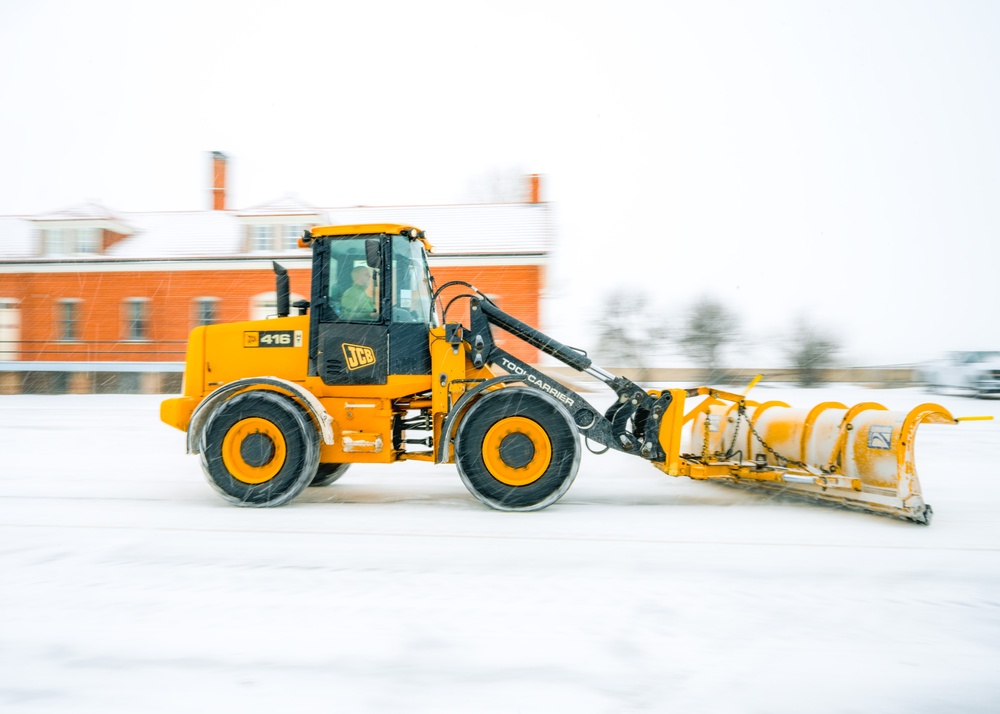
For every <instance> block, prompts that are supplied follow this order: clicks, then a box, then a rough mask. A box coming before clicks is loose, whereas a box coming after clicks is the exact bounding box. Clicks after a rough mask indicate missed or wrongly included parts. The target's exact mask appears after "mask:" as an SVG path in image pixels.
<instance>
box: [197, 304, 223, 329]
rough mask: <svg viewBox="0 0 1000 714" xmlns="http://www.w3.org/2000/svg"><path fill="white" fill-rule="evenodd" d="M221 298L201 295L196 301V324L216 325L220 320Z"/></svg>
mask: <svg viewBox="0 0 1000 714" xmlns="http://www.w3.org/2000/svg"><path fill="white" fill-rule="evenodd" d="M218 306H219V298H216V297H200V298H195V301H194V324H195V326H196V327H197V326H199V325H214V324H215V323H217V322H218V321H219V311H218Z"/></svg>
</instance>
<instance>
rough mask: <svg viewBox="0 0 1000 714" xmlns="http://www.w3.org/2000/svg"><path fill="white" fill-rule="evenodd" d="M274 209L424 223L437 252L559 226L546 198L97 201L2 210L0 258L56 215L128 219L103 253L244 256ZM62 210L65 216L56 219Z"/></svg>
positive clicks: (537, 235)
mask: <svg viewBox="0 0 1000 714" xmlns="http://www.w3.org/2000/svg"><path fill="white" fill-rule="evenodd" d="M268 215H272V216H274V217H275V219H276V220H275V223H276V224H277V223H287V222H288V221H289V217H290V216H302V217H303V218H307V217H308V218H310V220H308V221H303V222H308V223H319V224H326V225H350V224H362V223H400V224H405V225H412V226H416V227H418V228H420V229H422V230H424V231H425V232H426V234H427V240H428V241H429V242H430V244H431V245H432V246H433V247H434V253H435V254H437V255H477V254H478V255H483V254H493V255H496V254H501V255H510V254H514V255H524V254H544V253H548V252H549V251H551V250H552V247H553V243H554V240H555V232H554V228H553V225H552V211H551V209H550V207H549V205H548V204H545V203H539V204H529V203H505V204H470V205H448V206H388V207H376V206H358V207H354V208H316V207H311V206H307V205H305V204H303V203H302V202H300V201H298V200H297V199H294V198H286V199H280V200H279V201H277V202H274V203H271V204H269V205H266V206H256V207H253V208H250V209H246V210H227V211H188V212H184V211H180V212H161V213H120V214H118V215H117V216H116V215H112V214H111V213H110V212H108V211H107V209H103V208H102V207H100V206H96V204H88V206H86V207H77V208H76V209H67V210H65V211H58V212H55V213H51V214H46V215H44V216H0V260H18V259H21V260H24V259H31V258H38V257H41V256H39V255H38V245H37V244H36V234H35V230H36V229H38V228H39V227H40V226H39V225H38V224H39V222H44V221H50V220H106V221H114V222H115V223H116V224H124V225H126V226H128V228H129V230H130V231H132V235H130V236H128V237H126V238H124V239H123V240H121V241H119V242H117V243H115V244H114V245H113V246H111V247H110V248H109V249H108V250H107V252H106V253H105V254H104V255H103V256H95V257H105V258H109V257H110V258H128V259H133V260H145V259H163V258H166V259H170V258H181V257H201V256H221V255H226V256H229V255H240V254H242V252H243V248H244V246H243V239H242V237H243V228H244V220H245V217H248V216H252V217H253V219H254V220H255V221H256V222H261V220H262V218H264V217H266V216H268ZM57 216H62V218H57Z"/></svg>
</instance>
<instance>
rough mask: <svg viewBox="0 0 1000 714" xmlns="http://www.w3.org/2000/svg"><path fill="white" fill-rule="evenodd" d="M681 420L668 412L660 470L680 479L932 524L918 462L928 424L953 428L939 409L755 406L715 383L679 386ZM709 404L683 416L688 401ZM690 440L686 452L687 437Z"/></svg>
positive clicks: (931, 406) (828, 404)
mask: <svg viewBox="0 0 1000 714" xmlns="http://www.w3.org/2000/svg"><path fill="white" fill-rule="evenodd" d="M671 393H672V396H673V403H672V405H671V407H672V409H671V410H670V411H673V412H674V414H667V415H664V417H665V418H664V423H663V427H666V428H663V429H662V430H661V432H660V439H661V444H662V446H663V449H664V451H665V452H666V453H667V454H668V456H667V459H666V460H665V461H664V462H663V463H662V464H656V465H657V466H658V467H660V468H661V469H662V470H663V471H666V472H667V473H669V474H670V475H672V476H689V477H690V478H693V479H718V480H722V481H727V482H729V483H733V484H736V485H740V486H748V487H753V488H760V489H768V490H772V491H778V492H782V493H787V494H789V495H796V496H803V497H806V498H810V499H813V500H820V501H826V502H830V503H834V504H838V505H841V506H846V507H848V508H853V509H858V510H863V511H868V512H872V513H881V514H884V515H889V516H893V517H896V518H901V519H905V520H909V521H913V522H916V523H922V524H928V523H930V519H931V514H932V511H931V507H930V506H929V505H927V504H926V503H924V500H923V497H922V495H921V491H920V481H919V479H918V478H917V470H916V466H915V464H914V457H913V451H914V440H915V437H916V432H917V427H919V426H920V425H921V424H955V423H957V422H958V421H960V419H956V418H955V417H953V416H952V415H951V413H949V411H948V410H947V409H945V408H944V407H942V406H940V405H938V404H921V405H920V406H917V407H915V408H913V409H911V410H910V411H909V412H898V411H890V410H888V409H887V408H886V407H884V406H882V405H881V404H877V403H875V402H863V403H861V404H857V405H855V406H853V407H848V406H846V405H844V404H841V403H839V402H823V403H822V404H818V405H816V406H815V407H813V408H812V409H797V408H792V407H790V406H789V405H788V404H785V403H784V402H780V401H766V402H755V401H751V400H748V399H746V398H745V397H744V396H742V395H739V394H731V393H728V392H722V391H718V390H714V389H709V388H707V387H699V388H697V389H691V390H671ZM692 396H705V397H706V398H705V400H704V401H702V402H701V403H700V404H698V405H697V406H696V407H694V408H693V409H691V410H690V411H689V412H688V413H687V414H685V415H684V416H683V417H681V416H680V414H681V413H682V412H683V409H684V400H685V397H692ZM685 431H686V435H687V436H688V437H689V439H690V442H689V444H688V445H687V453H682V450H681V437H682V432H685Z"/></svg>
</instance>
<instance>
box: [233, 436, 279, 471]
mask: <svg viewBox="0 0 1000 714" xmlns="http://www.w3.org/2000/svg"><path fill="white" fill-rule="evenodd" d="M240 456H242V457H243V461H245V462H246V464H247V466H252V467H254V468H260V467H261V466H263V465H264V464H267V463H270V461H271V459H273V458H274V442H273V441H271V437H269V436H268V435H267V434H262V433H261V432H256V433H254V434H249V435H247V437H246V438H245V439H244V440H243V443H242V444H240Z"/></svg>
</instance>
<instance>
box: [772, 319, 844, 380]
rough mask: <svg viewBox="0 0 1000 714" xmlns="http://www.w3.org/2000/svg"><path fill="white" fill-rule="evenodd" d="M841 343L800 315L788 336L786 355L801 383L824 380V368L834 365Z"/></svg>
mask: <svg viewBox="0 0 1000 714" xmlns="http://www.w3.org/2000/svg"><path fill="white" fill-rule="evenodd" d="M839 351H840V343H839V342H838V341H837V340H836V339H834V338H833V337H831V336H830V335H828V334H825V333H823V332H822V331H821V330H819V329H817V328H816V327H814V326H813V325H811V324H809V322H808V321H806V319H805V318H804V317H800V318H799V319H798V320H797V321H796V323H795V327H794V328H793V330H792V334H791V336H790V337H789V338H788V342H787V345H786V347H785V355H786V357H787V358H788V362H789V364H791V366H792V368H794V369H795V371H796V372H797V373H798V378H799V385H800V386H803V387H811V386H812V385H814V384H818V383H819V382H822V381H823V372H822V371H823V370H824V369H827V368H829V367H830V366H832V365H833V361H834V357H835V356H836V354H837V353H838V352H839Z"/></svg>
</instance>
